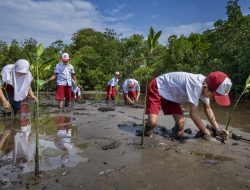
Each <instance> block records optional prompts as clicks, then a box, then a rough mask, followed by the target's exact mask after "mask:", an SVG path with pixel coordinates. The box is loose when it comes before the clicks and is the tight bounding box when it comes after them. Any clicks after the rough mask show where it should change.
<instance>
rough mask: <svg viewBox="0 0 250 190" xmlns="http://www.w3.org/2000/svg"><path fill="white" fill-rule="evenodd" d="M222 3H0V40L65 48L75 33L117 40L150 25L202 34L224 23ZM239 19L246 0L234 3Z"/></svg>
mask: <svg viewBox="0 0 250 190" xmlns="http://www.w3.org/2000/svg"><path fill="white" fill-rule="evenodd" d="M227 1H228V0H85V1H84V0H0V13H1V17H0V40H2V41H5V42H7V43H10V42H11V41H12V40H13V39H16V40H17V41H18V42H23V41H24V40H25V39H28V38H31V37H32V38H34V39H36V40H37V41H38V42H39V43H43V44H45V45H46V46H48V45H50V44H51V43H52V42H54V41H56V40H63V41H64V43H71V37H72V35H73V34H74V33H76V32H77V30H79V29H82V28H87V27H90V28H93V29H95V30H96V31H99V32H104V30H105V28H111V29H114V30H115V31H116V32H117V33H119V34H122V37H129V36H131V35H133V34H142V35H144V36H147V34H148V30H149V28H150V27H151V26H153V28H154V29H155V31H159V30H161V31H162V35H161V37H160V39H159V41H160V43H162V44H163V45H164V44H166V42H167V39H168V37H169V36H170V35H172V34H175V35H178V36H179V35H185V36H188V35H189V34H191V33H192V32H193V33H202V32H203V31H205V30H207V29H210V28H212V27H213V23H214V22H215V21H217V20H218V19H222V20H226V19H227V16H226V5H227ZM239 5H240V6H241V11H242V13H243V15H248V14H250V9H249V8H250V0H239Z"/></svg>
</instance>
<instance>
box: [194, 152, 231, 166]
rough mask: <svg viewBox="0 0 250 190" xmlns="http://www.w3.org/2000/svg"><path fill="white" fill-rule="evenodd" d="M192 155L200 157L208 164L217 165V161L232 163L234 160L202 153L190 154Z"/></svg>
mask: <svg viewBox="0 0 250 190" xmlns="http://www.w3.org/2000/svg"><path fill="white" fill-rule="evenodd" d="M192 154H194V155H196V156H199V157H201V158H202V159H204V160H206V162H207V163H208V164H217V163H218V162H219V161H233V160H234V159H233V158H231V157H227V156H222V155H218V154H210V153H202V152H192Z"/></svg>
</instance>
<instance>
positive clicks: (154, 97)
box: [146, 79, 183, 115]
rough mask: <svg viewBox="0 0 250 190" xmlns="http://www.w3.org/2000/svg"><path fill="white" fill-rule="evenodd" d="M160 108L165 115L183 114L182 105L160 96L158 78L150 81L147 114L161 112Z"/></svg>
mask: <svg viewBox="0 0 250 190" xmlns="http://www.w3.org/2000/svg"><path fill="white" fill-rule="evenodd" d="M160 108H162V111H163V113H164V115H171V114H176V115H183V111H182V108H181V105H180V104H179V103H176V102H172V101H169V100H166V99H164V98H163V97H161V96H160V94H159V91H158V87H157V82H156V79H153V80H151V81H150V83H149V85H148V91H147V104H146V114H159V112H160Z"/></svg>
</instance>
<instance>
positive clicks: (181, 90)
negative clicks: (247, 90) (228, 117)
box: [144, 71, 232, 140]
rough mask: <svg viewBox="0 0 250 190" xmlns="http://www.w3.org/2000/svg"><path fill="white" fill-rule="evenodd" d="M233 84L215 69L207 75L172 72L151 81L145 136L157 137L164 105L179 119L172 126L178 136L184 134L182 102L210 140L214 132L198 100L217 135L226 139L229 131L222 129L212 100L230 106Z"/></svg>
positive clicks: (166, 111) (148, 92)
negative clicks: (206, 123) (212, 106)
mask: <svg viewBox="0 0 250 190" xmlns="http://www.w3.org/2000/svg"><path fill="white" fill-rule="evenodd" d="M231 86H232V82H231V80H230V79H229V77H228V76H227V75H226V74H225V73H223V72H220V71H216V72H211V73H209V74H208V76H207V77H205V76H203V75H201V74H192V73H186V72H172V73H167V74H163V75H161V76H159V77H157V78H155V79H153V80H151V81H150V83H149V85H148V91H147V104H146V114H148V121H147V123H146V125H145V134H144V135H146V136H150V137H152V136H153V129H154V127H156V126H157V123H158V114H159V111H160V107H161V108H162V110H163V113H164V114H165V115H172V116H173V118H174V120H175V126H174V127H173V128H172V131H173V136H174V138H177V139H178V138H181V137H183V136H184V125H185V117H184V115H183V111H182V108H181V105H180V103H189V106H190V117H191V119H192V120H193V122H194V123H195V125H196V126H197V128H198V129H199V130H200V131H201V132H202V133H203V138H204V139H206V140H209V139H210V137H211V132H210V131H209V130H208V129H207V128H206V127H205V124H204V123H203V122H202V120H201V118H200V116H199V115H198V103H199V100H201V101H202V102H203V107H204V111H205V114H206V116H207V119H208V121H209V122H210V124H211V126H212V128H213V130H214V131H215V134H216V135H217V136H221V137H223V138H224V139H225V140H226V139H227V138H228V132H227V131H226V130H224V129H221V128H219V126H218V123H217V122H216V119H215V115H214V113H213V110H212V108H211V107H210V100H211V99H215V101H216V103H217V104H219V105H221V106H228V105H230V99H229V96H228V93H229V91H230V89H231Z"/></svg>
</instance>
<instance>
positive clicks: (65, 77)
mask: <svg viewBox="0 0 250 190" xmlns="http://www.w3.org/2000/svg"><path fill="white" fill-rule="evenodd" d="M69 61H70V58H69V54H68V53H63V54H62V57H61V62H60V63H58V64H57V65H56V67H55V70H54V74H53V75H52V76H51V77H50V78H49V79H48V80H46V83H48V82H49V81H51V80H54V79H57V81H56V84H57V86H56V97H55V99H56V100H57V101H58V107H59V108H60V109H63V108H64V100H65V107H68V106H69V102H70V100H71V85H72V79H74V80H76V77H75V71H74V67H73V66H72V65H71V64H70V63H69Z"/></svg>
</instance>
